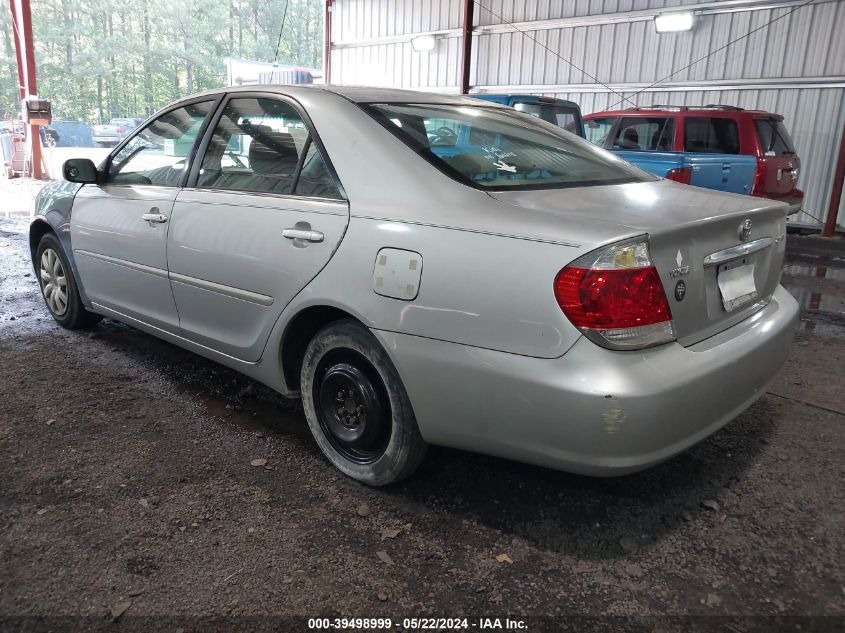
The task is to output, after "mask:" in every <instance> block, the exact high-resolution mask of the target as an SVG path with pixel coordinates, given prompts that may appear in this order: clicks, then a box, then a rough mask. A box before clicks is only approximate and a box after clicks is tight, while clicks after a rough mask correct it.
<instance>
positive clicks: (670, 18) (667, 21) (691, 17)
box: [654, 11, 695, 33]
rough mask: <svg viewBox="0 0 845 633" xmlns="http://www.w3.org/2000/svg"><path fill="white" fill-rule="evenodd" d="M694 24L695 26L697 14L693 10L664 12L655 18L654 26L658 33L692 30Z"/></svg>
mask: <svg viewBox="0 0 845 633" xmlns="http://www.w3.org/2000/svg"><path fill="white" fill-rule="evenodd" d="M693 26H695V14H694V13H692V12H691V11H687V12H684V13H664V14H663V15H658V16H655V18H654V28H655V30H656V31H657V32H658V33H675V32H677V31H691V30H692V27H693Z"/></svg>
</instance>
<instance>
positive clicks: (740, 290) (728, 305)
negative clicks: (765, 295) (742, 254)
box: [719, 264, 757, 312]
mask: <svg viewBox="0 0 845 633" xmlns="http://www.w3.org/2000/svg"><path fill="white" fill-rule="evenodd" d="M719 292H720V293H721V294H722V305H723V306H724V307H725V310H726V311H727V312H731V311H732V310H736V309H737V308H738V307H740V306H741V305H743V304H745V303H748V302H749V301H752V300H754V299H755V298H756V297H757V286H756V285H755V283H754V264H725V265H724V266H721V267H720V268H719Z"/></svg>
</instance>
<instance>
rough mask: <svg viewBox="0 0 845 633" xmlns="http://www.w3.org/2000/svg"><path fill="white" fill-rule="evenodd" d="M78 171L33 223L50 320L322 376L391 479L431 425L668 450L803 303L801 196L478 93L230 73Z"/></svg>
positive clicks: (294, 376) (738, 407)
mask: <svg viewBox="0 0 845 633" xmlns="http://www.w3.org/2000/svg"><path fill="white" fill-rule="evenodd" d="M64 171H65V179H66V180H64V181H57V182H54V183H52V184H50V185H48V186H47V187H45V189H44V190H43V191H42V192H41V194H40V195H39V197H38V200H37V213H38V216H37V218H36V219H35V221H34V222H33V224H32V227H31V232H30V244H31V248H32V257H33V262H34V265H35V268H36V272H37V273H38V276H39V279H40V280H41V288H42V291H43V294H44V298H45V301H46V304H47V307H48V309H49V310H50V312H51V314H52V315H53V317H54V318H55V319H56V321H58V322H59V323H60V324H62V325H63V326H65V327H68V328H80V327H84V326H90V325H92V324H93V323H95V322H96V321H97V320H98V319H99V318H101V317H103V316H105V317H108V318H110V319H116V320H119V321H123V322H124V323H128V324H129V325H131V326H133V327H136V328H138V329H140V330H144V331H146V332H148V333H151V334H153V335H155V336H158V337H161V338H162V339H165V340H167V341H170V342H172V343H174V344H176V345H179V346H181V347H184V348H186V349H188V350H191V351H193V352H196V353H197V354H200V355H202V356H205V357H207V358H210V359H213V360H215V361H217V362H219V363H222V364H224V365H227V366H229V367H232V368H234V369H236V370H238V371H240V372H243V373H244V374H246V375H248V376H251V377H253V378H255V379H256V380H259V381H261V382H262V383H264V384H266V385H269V386H270V387H272V388H273V389H275V390H277V391H278V392H280V393H282V394H283V395H285V396H289V397H301V398H302V402H303V405H304V409H305V414H306V417H307V420H308V424H309V426H310V428H311V431H312V432H313V435H314V438H315V440H316V442H317V444H318V445H319V446H320V448H321V449H322V451H323V452H324V453H325V455H326V457H327V458H328V459H329V460H330V461H331V462H332V463H333V464H334V465H335V466H336V467H337V468H339V469H340V470H341V471H343V472H344V473H346V474H347V475H349V476H351V477H354V478H356V479H358V480H360V481H363V482H366V483H368V484H372V485H382V484H388V483H391V482H394V481H397V480H399V479H401V478H403V477H406V476H408V475H410V474H411V473H412V472H413V471H414V469H416V468H417V466H418V465H419V463H420V462H421V460H422V459H423V457H424V454H425V450H426V446H427V445H428V444H440V445H445V446H452V447H457V448H462V449H467V450H471V451H478V452H482V453H488V454H492V455H500V456H504V457H508V458H512V459H517V460H522V461H525V462H531V463H535V464H541V465H545V466H549V467H552V468H559V469H563V470H568V471H573V472H577V473H584V474H591V475H616V474H624V473H629V472H633V471H636V470H638V469H642V468H645V467H647V466H649V465H651V464H655V463H658V462H661V461H663V460H665V459H667V458H669V457H671V456H673V455H675V454H677V453H678V452H680V451H683V450H684V449H686V448H687V447H689V446H691V445H692V444H694V443H696V442H698V441H699V440H701V439H703V438H705V437H707V436H708V435H709V434H711V433H713V432H714V431H716V430H717V429H719V428H720V427H721V426H723V425H724V424H726V423H727V422H728V421H730V420H731V419H732V418H734V417H736V416H737V415H739V414H740V413H741V412H742V411H743V410H745V409H746V408H747V407H748V406H750V405H751V404H752V403H753V402H754V401H755V400H756V399H757V398H759V397H760V396H761V395H762V394H763V393H764V391H765V389H766V386H767V385H768V383H769V382H770V381H771V380H772V379H773V378H774V376H775V375H776V374H777V372H778V371H779V369H780V368H781V366H782V365H783V363H784V361H785V359H786V356H787V352H788V349H789V344H790V341H791V339H792V336H793V333H794V330H795V326H796V323H797V313H798V307H797V304H796V302H795V301H794V300H793V298H792V297H791V296H790V295H789V294H788V293H787V292H786V291H785V290H784V289H783V287H781V286H780V285H779V280H780V270H781V263H782V260H783V253H784V247H785V227H786V212H787V210H788V209H787V207H786V206H785V205H782V204H780V203H776V202H772V201H770V200H766V199H762V198H754V197H749V196H740V195H734V194H724V193H717V192H713V191H707V190H703V189H698V188H695V187H690V186H687V185H681V184H677V183H673V182H670V181H667V180H661V179H657V178H655V177H653V176H651V175H649V174H647V173H645V172H643V171H640V170H639V169H637V168H635V167H633V166H631V165H630V164H628V163H625V162H623V161H621V160H619V159H617V158H615V157H614V156H612V155H611V154H609V153H607V152H605V151H603V150H601V149H598V148H595V147H593V146H592V145H590V144H589V143H587V142H586V141H583V140H581V139H580V138H578V137H576V136H573V135H571V134H569V133H567V132H564V131H562V130H561V129H559V128H557V127H555V126H553V125H550V124H547V123H545V122H543V121H540V120H538V119H535V118H532V117H530V116H528V115H525V114H522V113H519V112H516V111H513V110H510V109H507V108H502V107H499V106H496V105H493V104H487V103H484V102H481V101H476V100H472V99H466V98H461V97H448V96H439V95H432V94H423V93H417V92H407V91H398V90H380V89H364V88H339V87H307V88H306V87H280V86H261V87H250V88H245V89H238V88H232V89H225V90H218V91H212V92H207V93H203V94H199V95H196V96H193V97H190V98H186V99H184V100H181V101H179V102H176V103H174V104H172V105H170V106H168V107H167V108H165V109H164V110H162V111H161V112H160V113H158V114H156V115H155V116H153V117H152V118H151V119H149V120H148V121H147V122H145V123H144V124H143V125H141V126H140V127H139V128H138V130H137V131H135V132H134V133H133V134H132V135H131V136H130V137H129V138H127V139H126V140H125V141H124V142H122V143H121V144H120V145H119V146H118V147H116V148H115V149H114V151H113V152H112V153H111V155H110V156H109V157H108V158H107V159H106V160H105V162H103V164H102V165H100V166H99V167H96V166H95V165H94V164H93V163H91V162H90V161H88V160H84V159H74V160H69V161H68V162H67V163H66V164H65V168H64Z"/></svg>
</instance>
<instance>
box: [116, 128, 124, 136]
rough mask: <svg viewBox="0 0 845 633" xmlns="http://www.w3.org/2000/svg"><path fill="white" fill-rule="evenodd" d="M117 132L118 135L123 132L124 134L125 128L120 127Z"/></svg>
mask: <svg viewBox="0 0 845 633" xmlns="http://www.w3.org/2000/svg"><path fill="white" fill-rule="evenodd" d="M115 132H117V133H118V134H120V133H121V132H123V128H122V127H119V128H117V129H116V130H115Z"/></svg>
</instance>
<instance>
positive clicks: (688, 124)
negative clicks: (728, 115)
mask: <svg viewBox="0 0 845 633" xmlns="http://www.w3.org/2000/svg"><path fill="white" fill-rule="evenodd" d="M684 151H686V152H705V153H711V154H739V132H738V131H737V126H736V121H734V120H733V119H723V118H716V117H689V118H687V119H686V120H685V121H684Z"/></svg>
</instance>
